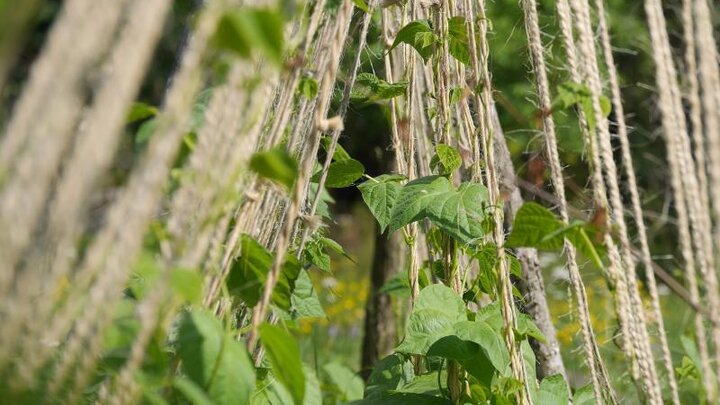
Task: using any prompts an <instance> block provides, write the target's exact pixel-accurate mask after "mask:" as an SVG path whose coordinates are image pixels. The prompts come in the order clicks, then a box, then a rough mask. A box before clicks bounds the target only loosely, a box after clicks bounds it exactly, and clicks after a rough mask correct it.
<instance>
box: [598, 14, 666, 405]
mask: <svg viewBox="0 0 720 405" xmlns="http://www.w3.org/2000/svg"><path fill="white" fill-rule="evenodd" d="M595 7H596V8H597V15H598V28H599V30H600V38H601V44H602V50H603V55H604V57H605V67H606V69H607V72H608V78H609V82H610V91H611V93H612V104H613V109H614V110H615V117H616V123H617V128H618V138H619V140H620V147H621V152H622V159H623V164H624V165H625V175H626V176H627V189H628V190H629V192H630V199H631V204H632V210H633V215H634V217H635V223H636V226H637V227H638V239H639V241H640V251H641V260H642V262H643V265H644V266H645V274H646V277H647V281H648V291H649V292H650V298H651V302H652V307H653V312H654V317H655V321H656V322H657V327H658V335H659V337H660V346H661V350H662V353H663V362H664V365H665V371H666V372H667V379H668V385H669V386H670V393H671V397H672V401H673V403H674V404H679V402H680V399H679V394H678V388H677V381H676V380H675V370H674V368H673V364H672V358H671V357H670V349H669V347H668V343H667V335H666V332H665V324H664V320H663V316H662V311H661V310H660V298H659V296H658V291H657V283H656V281H655V273H654V271H653V270H652V266H653V262H652V257H651V255H650V247H649V244H648V240H647V232H646V229H645V220H644V219H643V210H642V205H641V203H640V194H639V192H638V187H637V180H636V178H635V170H634V168H633V160H632V155H631V152H630V142H629V140H628V129H627V124H626V123H625V111H624V108H623V104H622V94H621V92H620V84H619V81H618V74H617V67H616V66H615V60H614V58H613V54H612V46H611V42H610V35H609V30H608V24H607V18H606V12H605V5H604V2H603V0H595ZM640 309H642V308H640Z"/></svg>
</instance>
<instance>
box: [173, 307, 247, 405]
mask: <svg viewBox="0 0 720 405" xmlns="http://www.w3.org/2000/svg"><path fill="white" fill-rule="evenodd" d="M178 355H179V356H180V359H181V360H182V370H183V372H184V374H185V375H187V376H188V377H189V379H190V380H191V381H193V382H194V383H195V384H196V385H197V386H199V387H202V388H203V390H204V391H205V393H206V394H207V396H208V397H209V398H210V399H211V400H212V401H213V403H215V404H236V403H245V402H247V401H248V399H249V398H250V394H251V393H252V391H253V390H254V389H255V368H254V367H253V364H252V363H251V361H250V356H248V354H247V351H246V350H245V347H244V346H243V345H242V344H240V342H238V341H236V340H235V339H233V338H232V337H231V336H230V335H228V334H227V333H226V332H225V330H224V329H223V327H222V325H221V324H220V321H218V320H217V319H216V318H215V317H213V316H212V315H211V314H210V313H208V312H206V311H203V310H192V311H188V312H185V313H184V314H183V318H182V321H181V323H180V328H179V330H178Z"/></svg>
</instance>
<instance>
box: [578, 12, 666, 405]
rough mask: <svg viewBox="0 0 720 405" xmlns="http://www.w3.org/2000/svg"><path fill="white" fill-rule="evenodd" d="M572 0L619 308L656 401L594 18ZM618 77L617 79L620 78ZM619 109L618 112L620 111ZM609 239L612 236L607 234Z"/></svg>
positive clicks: (650, 395) (659, 397)
mask: <svg viewBox="0 0 720 405" xmlns="http://www.w3.org/2000/svg"><path fill="white" fill-rule="evenodd" d="M572 4H573V7H574V9H575V12H576V15H577V19H576V21H577V27H578V32H579V34H580V35H579V38H580V54H581V55H582V58H583V60H584V61H585V63H584V64H583V67H585V68H586V69H585V70H586V77H587V80H588V83H589V88H590V93H591V96H592V106H593V111H594V115H595V121H596V131H595V134H596V136H597V137H598V139H599V151H600V154H601V157H602V162H603V166H604V169H605V174H606V176H605V182H606V185H607V189H608V191H609V194H610V206H611V207H612V209H611V210H610V214H611V215H610V217H611V218H612V219H613V221H612V222H613V223H614V224H615V225H616V226H617V228H618V234H619V239H620V258H621V260H622V263H623V264H624V266H622V267H620V269H622V268H625V272H624V274H622V275H620V278H622V276H624V277H625V282H626V283H627V284H626V285H627V299H628V301H629V302H628V303H627V304H629V305H628V307H626V308H618V310H619V312H626V319H627V321H628V322H632V323H631V325H630V327H629V328H628V329H629V330H630V332H631V333H632V335H630V336H626V337H624V340H625V341H626V345H627V343H628V342H627V339H630V340H631V341H630V342H629V343H630V344H632V345H633V346H634V353H635V355H636V356H637V362H638V366H639V370H640V373H641V378H642V382H643V386H644V392H645V394H646V395H647V396H648V400H649V402H650V403H653V404H657V403H662V393H661V391H660V383H659V381H658V378H657V372H656V370H655V363H654V361H653V356H652V351H651V349H650V339H649V336H648V334H647V327H646V321H645V311H644V308H643V304H642V300H641V299H640V293H639V291H638V287H637V279H636V275H635V260H634V258H633V255H632V252H631V246H630V241H629V238H628V234H627V225H626V224H625V218H624V215H623V213H624V207H623V203H622V199H621V196H620V186H619V185H618V182H617V178H618V173H617V168H616V166H615V161H614V158H613V150H612V145H611V141H610V131H609V128H608V121H607V120H606V119H605V117H604V116H603V114H602V111H601V107H600V96H601V94H602V84H601V80H600V73H599V69H598V64H597V57H596V51H595V42H594V38H593V33H592V26H591V22H590V10H589V9H590V7H589V4H588V3H587V1H580V0H573V2H572ZM606 31H607V30H606ZM615 79H616V82H617V78H615ZM616 113H618V112H617V111H616ZM596 170H599V168H596ZM608 225H609V224H608ZM609 229H611V228H609ZM606 239H608V238H607V237H606ZM611 254H613V253H611ZM620 271H622V270H620ZM622 287H623V286H622V285H618V291H617V292H618V293H619V294H622V290H621V289H622Z"/></svg>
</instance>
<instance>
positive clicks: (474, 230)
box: [388, 176, 488, 244]
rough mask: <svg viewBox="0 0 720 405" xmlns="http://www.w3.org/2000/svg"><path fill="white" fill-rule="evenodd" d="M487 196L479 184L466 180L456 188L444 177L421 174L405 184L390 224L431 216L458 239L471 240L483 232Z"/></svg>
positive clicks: (400, 224)
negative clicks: (420, 176) (422, 175)
mask: <svg viewBox="0 0 720 405" xmlns="http://www.w3.org/2000/svg"><path fill="white" fill-rule="evenodd" d="M487 199H488V194H487V189H486V188H485V187H484V186H482V185H480V184H475V183H463V184H461V185H460V187H459V188H458V189H457V190H455V189H454V188H453V186H452V184H450V181H449V180H448V179H447V178H445V177H442V176H427V177H422V178H419V179H416V180H413V181H411V182H409V183H407V184H405V185H404V186H403V187H402V189H401V190H400V193H399V195H398V196H397V199H396V201H395V205H394V206H393V208H392V211H391V214H390V222H389V224H388V226H389V229H390V231H391V232H394V231H396V230H398V229H400V228H402V227H403V226H405V225H408V224H410V223H412V222H415V221H419V220H421V219H423V218H428V219H430V220H431V221H432V222H433V223H434V224H435V225H437V226H438V227H440V228H441V229H442V230H443V231H445V232H447V233H449V234H450V235H451V236H452V237H454V238H455V239H456V240H457V241H458V242H460V243H462V244H468V243H470V242H472V241H474V240H476V239H478V238H480V237H482V236H483V235H484V229H483V220H484V219H485V206H486V204H487Z"/></svg>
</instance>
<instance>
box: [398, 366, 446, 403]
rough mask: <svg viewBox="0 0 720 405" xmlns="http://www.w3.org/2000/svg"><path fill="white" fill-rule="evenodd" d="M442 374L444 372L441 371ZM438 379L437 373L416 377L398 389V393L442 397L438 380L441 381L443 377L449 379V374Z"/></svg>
mask: <svg viewBox="0 0 720 405" xmlns="http://www.w3.org/2000/svg"><path fill="white" fill-rule="evenodd" d="M441 372H442V371H441ZM444 374H445V375H441V376H440V377H438V375H437V373H432V372H431V373H426V374H421V375H418V376H415V378H414V379H413V380H412V381H410V382H409V383H407V384H405V385H403V386H402V387H400V389H398V392H402V393H409V394H422V395H426V396H431V397H438V396H442V387H441V386H440V384H438V379H440V380H441V381H442V380H443V377H445V379H447V374H446V373H444Z"/></svg>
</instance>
